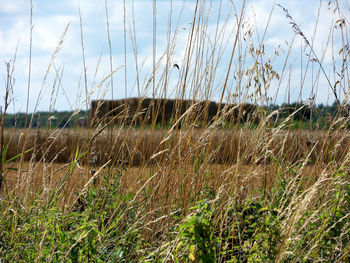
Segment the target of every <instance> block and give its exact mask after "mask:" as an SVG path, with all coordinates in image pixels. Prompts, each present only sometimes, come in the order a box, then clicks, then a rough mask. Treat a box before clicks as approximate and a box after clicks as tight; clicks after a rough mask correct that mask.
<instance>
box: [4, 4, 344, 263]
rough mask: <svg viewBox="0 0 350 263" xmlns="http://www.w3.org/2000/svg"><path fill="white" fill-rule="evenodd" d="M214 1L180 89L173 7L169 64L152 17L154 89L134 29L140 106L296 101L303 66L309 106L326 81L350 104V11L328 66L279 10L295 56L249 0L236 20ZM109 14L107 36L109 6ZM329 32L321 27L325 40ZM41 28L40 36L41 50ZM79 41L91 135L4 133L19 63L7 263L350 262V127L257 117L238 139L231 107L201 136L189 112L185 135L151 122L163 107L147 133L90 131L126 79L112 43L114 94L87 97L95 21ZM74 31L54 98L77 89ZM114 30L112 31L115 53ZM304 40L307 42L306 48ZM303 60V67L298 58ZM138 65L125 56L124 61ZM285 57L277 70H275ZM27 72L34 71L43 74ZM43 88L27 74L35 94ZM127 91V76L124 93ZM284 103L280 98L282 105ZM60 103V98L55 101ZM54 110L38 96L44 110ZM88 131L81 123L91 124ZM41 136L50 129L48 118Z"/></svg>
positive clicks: (335, 121)
mask: <svg viewBox="0 0 350 263" xmlns="http://www.w3.org/2000/svg"><path fill="white" fill-rule="evenodd" d="M209 2H211V1H196V3H194V5H195V7H196V8H195V10H196V11H195V13H194V14H193V21H192V23H190V26H189V27H190V28H191V29H189V32H188V38H187V37H186V39H187V42H186V47H185V49H184V50H183V51H184V52H183V63H182V64H181V65H180V66H179V65H177V64H176V65H177V69H176V70H178V71H179V72H177V71H176V72H177V73H178V74H177V76H178V77H177V79H176V80H175V81H174V79H173V78H172V77H171V76H172V75H171V74H172V73H171V72H172V71H171V69H173V68H174V67H175V66H174V64H173V63H174V62H173V61H172V60H171V58H172V57H173V56H174V54H175V49H176V45H177V44H178V43H179V42H183V41H184V39H185V38H183V39H179V38H178V35H179V32H182V31H181V29H180V27H178V28H175V29H174V28H173V27H174V26H175V25H174V22H175V21H173V19H174V18H173V16H172V12H171V11H172V10H170V12H169V20H168V21H169V22H168V23H169V25H168V32H167V43H166V49H165V50H163V52H164V53H163V54H162V56H161V58H159V60H158V57H157V56H159V54H160V52H161V51H160V50H159V48H158V49H157V45H156V44H157V41H156V40H157V31H156V17H157V15H156V8H155V5H153V11H154V14H153V19H154V26H153V53H152V58H153V59H152V70H151V72H150V74H146V75H145V79H144V80H143V79H140V78H141V76H143V75H142V74H141V73H140V70H141V63H140V64H139V62H140V61H139V60H140V59H141V58H140V57H139V56H138V51H137V38H136V35H135V34H136V33H135V27H133V26H132V25H130V28H129V29H130V30H129V31H127V30H126V22H125V21H124V32H125V33H124V40H125V42H124V43H126V38H127V37H130V39H131V41H132V42H133V43H132V50H133V52H134V53H133V55H134V58H135V65H132V67H134V66H136V73H135V74H136V79H135V83H136V84H135V85H136V86H137V87H135V89H136V88H137V90H138V94H139V95H140V96H141V94H150V92H151V90H152V96H153V97H159V98H166V97H167V96H169V94H170V93H171V94H175V96H176V97H177V99H179V101H181V100H183V99H193V100H194V101H203V100H210V99H212V97H215V98H216V99H217V100H219V101H220V103H221V102H226V103H244V102H252V103H256V104H258V105H260V106H263V105H270V103H271V101H272V102H274V101H275V100H276V98H277V97H278V96H279V97H280V95H279V94H277V93H278V91H279V90H283V92H285V94H284V95H285V96H284V97H285V98H287V94H288V96H289V95H290V91H291V82H293V81H294V79H293V78H295V74H294V75H293V76H292V71H293V70H294V69H293V67H294V66H295V65H296V63H295V61H299V59H300V61H301V64H302V65H301V74H300V78H301V79H300V84H299V81H297V82H298V84H297V85H300V90H296V91H295V92H297V93H299V94H301V95H302V94H305V92H306V91H305V89H304V90H303V88H304V86H306V85H308V84H309V81H306V80H310V79H311V81H310V83H311V93H312V94H310V98H308V103H309V104H310V105H311V106H312V105H313V103H314V102H315V101H314V99H315V98H316V97H317V92H318V91H319V90H321V88H322V89H323V88H324V86H322V85H323V84H322V85H321V84H318V83H326V84H328V86H327V87H328V90H327V91H328V93H329V94H330V95H331V96H333V97H332V98H333V99H334V101H335V104H334V105H335V106H334V108H336V106H337V105H338V106H339V105H340V104H343V105H346V104H348V99H347V98H348V96H347V95H348V90H349V83H348V81H347V80H349V73H348V70H347V65H348V63H349V61H348V60H349V55H348V54H349V52H348V50H349V49H348V47H349V45H348V43H349V41H348V35H349V34H348V32H349V27H348V21H347V20H346V19H345V18H346V16H345V15H343V8H345V7H343V6H342V5H341V6H340V5H339V3H338V2H339V1H330V3H329V5H332V8H330V9H329V12H332V11H334V12H333V13H334V14H335V15H337V16H339V17H338V18H337V19H336V20H335V21H336V22H334V23H333V24H332V27H331V31H330V32H329V38H328V41H330V42H332V43H333V40H334V39H333V38H334V37H335V36H338V39H340V37H341V39H342V41H341V42H342V43H341V44H339V45H341V47H340V48H341V49H340V50H334V49H335V46H333V44H332V45H330V44H329V46H328V42H327V45H326V44H325V46H326V47H325V48H324V49H322V50H321V52H320V54H318V53H317V54H316V52H315V50H314V46H313V43H314V38H312V39H307V35H306V34H304V33H303V32H302V31H301V29H300V28H299V26H298V24H297V23H296V22H294V20H293V18H292V16H291V15H290V14H289V13H288V10H287V9H285V8H283V7H281V6H274V8H279V12H282V13H283V14H284V15H287V19H286V23H289V24H290V25H291V30H292V31H294V33H295V35H294V37H293V39H292V40H288V41H287V40H286V44H287V50H288V51H286V52H282V50H280V48H279V47H276V50H269V51H271V53H270V54H267V52H268V49H267V48H266V49H265V42H266V38H265V33H266V32H267V30H268V29H269V21H270V20H269V21H268V22H267V25H266V28H265V31H264V33H263V34H259V31H261V30H258V28H257V26H256V28H254V26H253V25H254V23H252V18H251V17H249V16H247V15H246V8H247V6H246V5H247V3H246V1H241V2H240V3H242V5H241V6H236V3H235V2H237V1H231V3H232V9H231V10H226V11H227V13H225V12H223V13H221V12H211V8H208V6H207V5H206V4H208V3H209ZM212 2H216V1H212ZM217 2H218V1H217ZM154 3H156V1H154ZM220 3H222V2H220ZM321 3H322V2H321ZM105 5H106V21H107V25H108V22H109V20H108V11H109V9H108V5H107V1H106V2H105ZM220 6H221V5H220ZM124 7H125V2H124ZM125 10H126V9H124V11H125ZM132 10H133V9H132ZM132 10H131V11H132ZM129 11H130V10H129ZM79 13H80V12H79ZM224 13H225V14H226V15H227V17H226V15H224ZM272 13H273V10H271V15H272ZM216 15H218V17H214V18H213V17H211V16H216ZM221 15H222V16H223V17H220V16H221ZM32 17H33V13H32V11H31V18H32ZM209 17H211V18H212V19H215V21H218V22H217V24H216V26H213V24H211V25H209V22H208V21H209V20H208V19H207V18H209ZM132 18H133V19H135V17H132ZM320 20H321V19H320ZM31 21H32V20H31ZM81 21H82V19H81V16H80V22H81ZM230 21H231V22H232V24H233V26H230V23H231V22H230ZM318 21H319V17H317V21H316V23H315V32H314V33H315V34H316V31H317V24H318ZM229 22H230V23H229ZM31 23H32V22H31ZM134 23H135V21H134V20H133V24H134ZM255 23H256V22H255ZM33 28H34V27H32V24H31V27H30V45H31V41H32V39H31V38H32V31H33ZM80 30H81V47H82V59H83V64H84V66H83V68H82V69H81V72H83V73H82V74H83V75H84V76H82V78H81V79H82V82H84V83H79V84H77V86H79V87H80V86H84V87H85V93H86V94H85V97H82V98H80V97H79V98H77V101H80V102H81V103H82V105H85V106H86V112H85V119H84V117H79V119H78V120H82V121H81V122H80V126H87V125H88V124H89V125H90V126H89V128H82V127H75V128H74V129H73V128H72V129H64V128H59V129H53V128H51V127H55V125H54V122H55V119H54V118H51V117H50V118H49V119H48V124H47V125H46V127H41V128H38V129H16V128H13V129H5V123H6V112H7V111H8V106H9V104H10V103H11V102H12V100H11V96H14V97H15V95H13V94H16V87H15V85H14V84H15V83H14V78H15V76H14V70H13V65H12V64H11V63H12V62H11V63H7V64H6V65H7V72H6V73H5V75H6V76H7V77H6V80H5V82H6V83H5V84H6V92H5V96H4V99H5V100H4V105H1V106H2V107H1V112H0V113H1V122H0V128H1V130H0V149H1V162H0V173H1V174H0V262H203V263H204V262H349V260H350V258H349V255H350V240H349V237H350V235H349V227H350V220H349V217H350V183H349V182H350V151H349V149H350V147H349V146H350V145H349V144H350V133H349V129H348V123H349V116H348V115H346V114H344V112H338V113H339V114H334V116H333V115H332V116H329V118H328V117H327V124H326V125H323V126H320V127H321V128H322V129H320V127H319V126H317V125H315V126H312V125H311V124H312V123H310V125H309V126H308V128H309V129H305V128H307V127H303V128H304V129H298V128H296V126H295V125H294V124H295V123H296V120H294V117H295V116H296V114H297V112H293V111H292V112H290V115H289V116H285V117H283V118H282V120H281V119H280V120H279V121H281V122H278V123H273V120H274V115H278V114H279V113H278V112H272V113H267V112H263V111H259V112H258V116H255V117H257V118H255V119H249V118H248V119H246V120H244V123H240V125H239V124H237V119H238V120H243V118H242V117H243V116H242V115H241V116H236V117H237V118H236V120H235V121H234V122H233V123H232V125H228V126H229V127H226V126H225V124H226V122H227V120H229V119H230V118H227V117H228V116H229V112H227V111H226V112H225V110H224V111H221V109H220V110H218V111H217V114H216V115H215V117H214V118H213V119H212V120H211V121H210V122H209V123H207V125H202V126H201V128H198V125H197V124H196V118H197V117H198V116H197V115H198V114H196V113H195V105H192V106H191V107H190V108H189V109H187V110H186V111H184V112H183V111H182V110H180V109H179V110H178V111H177V112H178V113H181V114H176V115H177V116H175V120H176V121H177V122H175V123H171V125H172V126H169V127H168V128H167V129H161V127H159V123H158V124H157V123H156V122H155V121H152V120H154V119H152V116H153V117H155V116H157V113H155V111H154V109H153V108H152V109H150V108H148V109H147V112H148V113H149V115H147V116H146V117H145V118H147V117H149V118H150V119H147V120H145V121H144V122H142V121H141V122H140V123H141V125H140V126H138V127H134V126H132V125H129V124H130V123H132V121H130V118H129V120H125V119H124V120H123V119H122V118H121V119H118V123H119V125H120V126H118V127H113V128H112V127H110V126H111V125H110V124H111V123H113V118H114V117H111V116H109V114H108V113H107V115H106V116H105V115H103V116H105V118H103V116H102V118H99V119H98V120H97V119H95V120H94V121H92V122H90V120H89V121H87V120H88V114H87V112H88V103H87V102H89V101H90V100H91V97H90V92H91V93H93V91H96V90H98V94H106V90H108V89H109V88H110V87H111V88H112V94H113V79H112V77H113V74H114V73H115V71H113V68H117V69H120V68H119V67H116V66H115V65H112V64H113V63H112V55H113V54H112V48H111V45H109V52H110V57H111V59H110V65H109V66H110V69H111V72H110V74H109V73H107V76H104V77H103V78H102V79H101V80H100V82H99V81H98V79H94V80H93V81H92V83H91V88H89V87H90V85H88V84H90V83H88V76H87V71H86V65H85V53H84V41H83V25H82V23H80ZM67 31H68V26H67V28H66V29H65V31H64V33H63V36H62V38H61V40H60V42H59V43H58V46H57V48H56V50H55V51H54V53H53V56H52V60H51V62H50V64H49V66H48V69H47V71H46V73H45V77H44V81H43V85H42V87H43V89H44V87H46V86H47V83H45V81H46V80H47V79H49V78H48V76H51V75H52V74H53V76H52V77H53V79H55V81H54V84H53V85H56V83H64V81H62V79H61V78H62V76H63V71H62V74H61V73H60V72H59V70H57V69H56V72H54V73H52V71H53V69H54V68H56V67H55V63H56V61H55V58H56V57H57V55H58V53H59V51H60V49H61V47H62V45H63V44H64V39H65V36H66V33H67ZM213 31H214V32H213ZM126 32H128V35H127V34H126ZM109 33H110V32H109V27H108V26H107V34H106V35H107V36H108V40H109V44H111V41H110V35H109ZM260 33H262V32H260ZM322 33H323V31H322ZM227 37H229V39H228V38H227ZM295 38H298V39H299V40H301V41H302V44H301V45H302V48H300V46H299V44H300V41H294V40H295ZM208 39H209V40H210V41H208ZM297 42H298V44H297V45H296V44H295V43H297ZM303 46H305V47H303ZM330 46H331V47H330ZM337 47H339V46H337ZM157 50H158V53H157ZM295 50H297V51H296V52H297V53H298V55H299V53H301V54H300V57H298V56H294V57H293V56H292V55H291V53H293V52H295ZM317 51H318V50H317ZM326 53H327V54H328V53H329V54H332V56H331V58H330V59H331V60H332V65H331V66H329V65H328V66H329V67H327V68H326V69H325V68H324V64H323V59H324V57H325V56H326ZM31 55H32V54H31V49H30V55H29V57H30V58H31ZM283 55H284V56H285V57H284V58H283ZM126 56H127V54H126V47H125V63H126V61H127V59H126ZM280 56H282V61H279V63H278V64H279V65H280V67H279V68H278V70H277V69H275V68H274V67H275V66H274V61H275V59H277V58H278V57H280ZM291 57H292V58H291ZM327 58H329V56H328V57H327ZM313 62H314V63H315V64H314V66H310V67H309V66H308V65H309V63H313ZM339 62H341V63H339ZM128 63H129V62H128ZM298 63H299V62H298ZM298 63H297V64H298ZM303 63H304V64H303ZM305 64H307V65H305ZM281 65H284V66H283V68H281ZM316 65H317V66H316ZM98 66H99V65H97V66H96V72H99V69H98ZM128 66H129V68H130V65H128ZM89 67H90V65H89ZM314 67H315V68H316V67H317V70H316V69H314ZM310 68H311V69H310ZM174 70H175V69H174ZM295 70H296V71H297V72H299V71H300V68H296V69H295ZM298 70H299V71H298ZM308 70H309V71H312V72H308ZM328 70H330V71H331V72H329V73H328ZM28 71H29V74H30V72H31V64H30V63H29V70H28ZM277 71H278V72H277ZM288 71H289V73H288ZM326 71H327V73H326ZM126 73H127V71H126V67H125V75H126ZM97 75H98V74H97ZM97 75H96V76H97ZM329 75H333V77H331V78H330V77H329ZM96 78H97V77H96ZM298 78H299V73H298ZM319 80H320V81H319ZM118 81H119V80H118ZM129 82H132V80H130V79H129ZM306 82H307V84H305V83H306ZM30 83H31V82H30V77H29V80H28V90H27V93H28V94H31V85H30ZM80 84H81V85H80ZM83 84H84V85H83ZM292 84H293V83H292ZM304 84H305V85H304ZM57 85H59V84H57ZM61 85H62V84H61ZM293 85H294V84H293ZM319 86H320V87H319ZM321 86H322V87H321ZM127 87H128V86H127V83H126V78H125V87H123V88H125V91H127ZM292 88H294V86H293V87H292ZM319 88H320V89H319ZM99 89H100V90H99ZM53 90H55V87H53ZM273 90H275V91H276V94H271V92H272V91H273ZM43 92H44V91H43ZM320 92H321V91H320ZM39 94H41V91H40V93H39ZM55 94H56V95H55ZM58 94H59V93H58V92H52V98H51V102H53V101H56V97H55V96H58ZM301 95H300V96H301ZM340 95H342V96H340ZM28 99H29V98H28ZM289 99H290V98H288V100H289ZM302 99H304V98H301V97H300V98H299V100H302ZM40 100H41V97H40V96H39V98H38V103H39V101H40ZM220 103H219V104H218V105H220ZM288 103H290V101H288ZM237 105H238V104H237ZM51 106H52V107H51ZM51 106H50V109H51V108H54V105H51ZM26 108H27V109H28V105H27V107H26ZM302 108H303V107H301V108H298V109H296V111H300V109H302ZM345 108H346V107H345ZM218 109H219V108H218ZM142 110H143V109H142ZM112 111H113V110H112ZM78 112H79V110H77V111H76V112H74V113H73V115H72V116H71V119H72V120H75V118H77V116H78V115H77V114H78ZM26 113H27V114H26V115H25V120H24V122H25V123H24V127H28V126H29V127H33V123H34V120H33V118H34V117H33V118H31V116H30V114H29V111H28V110H27V112H26ZM299 113H300V112H299ZM314 113H315V112H314ZM242 114H243V113H242ZM315 114H317V112H316V113H315ZM112 115H113V114H112ZM180 115H181V116H180ZM33 116H34V115H33ZM158 116H159V115H158ZM313 116H314V115H313ZM119 117H121V116H119ZM131 117H132V116H131ZM92 118H93V116H92ZM136 118H137V116H134V119H136ZM68 119H69V118H68ZM78 120H76V121H74V123H75V124H77V125H78V124H79V123H78ZM150 120H151V121H150ZM197 120H198V119H197ZM88 122H89V123H88ZM108 122H110V123H108ZM299 123H300V122H299ZM35 124H36V127H39V126H40V125H39V124H40V122H39V121H38V120H36V123H35ZM51 124H52V125H51ZM63 126H64V125H63ZM298 127H301V126H298Z"/></svg>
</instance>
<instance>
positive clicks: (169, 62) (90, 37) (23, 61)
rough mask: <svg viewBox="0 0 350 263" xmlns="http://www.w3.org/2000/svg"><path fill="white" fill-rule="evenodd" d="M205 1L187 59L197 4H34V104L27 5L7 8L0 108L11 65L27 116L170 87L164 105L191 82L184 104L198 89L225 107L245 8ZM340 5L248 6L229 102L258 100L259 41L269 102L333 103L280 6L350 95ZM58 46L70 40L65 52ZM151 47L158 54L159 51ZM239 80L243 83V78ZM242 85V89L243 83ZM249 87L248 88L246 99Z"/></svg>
mask: <svg viewBox="0 0 350 263" xmlns="http://www.w3.org/2000/svg"><path fill="white" fill-rule="evenodd" d="M199 2H200V5H199V7H198V8H197V19H196V23H195V24H196V29H197V30H195V32H197V33H194V34H193V35H192V43H196V44H193V46H192V53H191V55H189V53H188V49H187V48H188V45H187V44H188V43H189V39H190V38H191V29H192V25H193V24H192V21H193V18H194V15H195V12H196V1H194V0H193V1H191V0H186V1H183V0H173V1H170V0H157V1H156V5H154V1H153V0H134V1H133V0H125V6H124V1H123V0H116V1H111V0H107V2H105V0H80V1H78V0H51V1H47V0H33V9H32V10H33V16H32V23H33V27H32V29H33V30H32V53H31V75H30V76H31V78H30V91H29V98H28V97H27V92H28V82H29V77H28V76H29V61H30V55H29V54H30V51H29V47H30V13H31V11H30V10H31V6H30V0H1V5H0V61H1V62H0V72H1V75H2V80H1V84H0V85H1V87H2V88H1V89H0V90H1V94H0V95H1V105H3V98H4V94H5V88H4V87H5V83H6V62H9V63H10V65H11V70H12V67H13V66H14V68H13V80H14V83H13V89H12V91H11V107H10V108H11V111H16V112H17V111H21V112H24V111H26V105H27V99H28V101H29V104H28V111H29V112H33V111H37V110H45V111H47V110H59V111H60V110H74V109H77V108H85V105H86V103H87V102H88V101H89V100H91V99H96V98H107V99H111V98H113V99H116V98H123V97H125V96H127V97H135V96H139V95H140V96H152V93H153V89H154V88H155V96H163V95H164V85H165V84H164V83H165V79H166V83H167V85H166V87H167V90H166V96H167V97H176V96H178V94H179V90H181V89H182V88H183V87H184V85H183V82H184V79H186V83H187V84H186V91H185V96H188V97H190V96H191V97H192V96H193V92H194V91H195V90H197V91H198V93H199V94H198V95H197V97H198V98H202V97H203V96H204V95H203V94H204V93H206V92H207V88H206V87H207V86H208V84H209V83H210V84H211V88H210V94H209V95H208V94H206V95H208V96H209V98H211V99H215V100H218V99H219V98H220V95H221V93H222V92H223V91H222V89H223V86H224V83H225V79H226V75H227V72H228V69H229V61H230V55H231V53H232V47H233V46H234V43H235V41H234V40H235V36H236V32H237V20H238V19H239V15H240V12H241V8H242V3H243V1H235V0H222V1H220V0H212V1H209V0H207V1H199ZM339 2H340V4H341V5H342V7H341V10H340V11H341V12H339V10H335V3H334V1H319V0H308V1H302V0H293V1H287V0H280V1H273V0H250V1H249V0H248V1H247V4H246V6H245V12H244V17H243V24H244V26H243V28H242V29H241V31H240V38H239V41H238V45H237V47H236V50H235V55H234V59H233V64H232V67H231V69H230V74H229V78H228V83H227V88H226V89H225V91H224V95H225V98H226V97H230V96H231V98H233V97H234V98H236V99H237V100H239V99H242V98H241V97H237V96H238V93H240V94H241V93H242V94H245V95H244V96H243V97H244V99H249V94H254V93H256V92H257V90H258V88H254V87H252V86H254V84H252V83H250V84H251V85H248V83H246V82H245V81H246V80H247V79H248V76H249V74H254V70H255V68H254V61H255V60H256V57H255V59H254V56H253V55H252V54H251V53H249V51H252V49H251V47H254V50H255V52H256V48H258V47H259V43H260V44H261V42H262V43H263V45H264V54H263V56H260V57H258V61H259V64H258V65H260V66H261V65H264V64H265V63H266V62H268V64H269V65H271V66H272V68H273V70H274V71H275V72H276V73H277V74H279V77H280V79H279V80H278V79H272V80H271V83H270V85H268V84H266V85H265V86H266V87H268V89H266V88H265V87H264V85H262V88H261V90H260V91H259V92H261V94H263V95H265V98H266V97H268V98H269V99H270V100H271V101H274V102H277V103H283V102H286V101H287V98H288V97H289V99H290V100H291V101H295V100H298V99H299V100H304V101H305V100H307V99H308V98H309V97H310V96H312V95H313V94H315V95H316V96H315V99H316V102H317V103H332V102H333V100H334V95H333V94H332V91H331V89H330V86H329V83H328V81H327V79H326V78H325V76H324V73H322V71H320V67H319V65H318V64H317V63H316V62H310V63H308V56H307V55H308V54H309V53H310V49H309V48H308V47H306V46H305V42H304V40H302V38H301V37H300V36H295V31H293V29H292V25H291V24H290V23H289V22H290V21H289V20H288V18H286V14H285V12H284V11H283V10H282V8H281V7H279V6H277V5H275V3H276V4H280V5H281V6H283V7H284V8H286V9H288V11H289V13H290V15H291V16H292V17H293V19H294V21H295V23H296V24H297V25H298V26H299V27H300V29H301V30H302V32H303V33H304V34H305V36H306V37H307V38H308V39H309V41H310V42H312V43H313V48H314V51H315V55H316V56H317V58H318V59H319V60H321V61H322V66H323V68H324V69H325V72H326V74H327V77H328V78H329V80H330V82H331V84H332V85H334V83H335V82H336V81H337V80H340V81H341V82H340V84H341V85H338V86H339V87H338V89H341V88H343V89H347V88H348V85H349V84H348V83H346V81H344V82H343V80H342V78H341V72H340V71H341V68H342V64H341V61H342V60H341V59H342V53H340V54H339V51H340V50H341V48H342V38H341V30H343V32H344V30H345V31H347V33H349V32H348V30H349V27H348V24H349V20H347V19H345V23H346V26H345V27H344V26H343V27H339V25H340V22H339V19H340V18H344V17H345V18H346V17H350V12H349V10H350V9H349V3H348V1H347V0H345V1H339ZM106 4H107V10H108V18H109V19H108V22H109V32H110V43H111V51H112V56H111V58H112V66H111V63H110V62H111V59H110V49H109V42H108V33H107V32H108V31H107V23H106V21H107V19H106ZM79 7H80V14H81V22H82V35H83V43H84V53H85V66H86V82H85V74H84V66H83V65H84V64H83V55H82V52H83V51H82V46H81V30H80V29H81V28H80V16H79ZM154 8H155V9H154ZM124 14H125V20H124ZM154 14H156V16H155V17H154ZM270 15H271V16H270ZM124 22H125V28H124ZM267 23H269V24H268V28H267V30H266V32H265V28H266V25H267ZM154 24H155V25H156V31H155V32H154ZM315 26H317V28H316V33H315V34H314V32H315ZM124 29H125V30H126V31H125V32H124ZM124 33H126V35H125V36H126V39H124ZM154 33H155V34H154ZM62 37H64V38H62ZM154 37H155V38H154ZM61 38H62V39H63V42H61V44H60V40H61ZM154 39H155V41H156V46H153V40H154ZM313 39H314V41H312V40H313ZM124 40H125V43H126V46H124ZM58 48H59V49H58ZM154 51H155V52H156V53H155V61H156V62H158V61H159V65H158V66H157V73H156V74H155V76H156V78H155V82H154V83H155V84H154V86H153V79H152V78H151V76H152V72H153V66H154V56H153V55H154ZM289 53H290V54H289ZM277 54H278V55H277ZM15 55H16V56H15ZM255 56H256V53H255ZM239 58H241V59H239ZM242 58H243V59H242ZM311 58H314V55H312V56H311ZM211 59H212V60H211ZM125 62H126V63H125ZM175 64H176V65H179V69H177V67H174V65H175ZM111 68H112V71H115V72H114V74H113V83H111V78H107V79H106V77H108V75H109V74H110V73H111ZM186 68H188V69H189V72H190V74H188V76H186V74H185V73H184V72H185V70H184V69H186ZM214 68H215V70H214ZM240 68H241V73H240V72H239V69H240ZM166 69H168V71H166ZM249 70H250V71H249ZM137 72H138V73H137ZM165 72H166V73H167V74H164V73H165ZM249 72H250V73H249ZM242 73H244V76H243V77H241V78H239V76H240V75H239V74H242ZM337 73H339V74H337ZM125 76H126V78H125ZM137 76H138V77H137ZM165 76H166V77H165ZM209 76H210V77H209ZM210 79H211V80H210ZM238 79H241V80H242V82H243V83H239V81H238ZM85 83H86V85H85ZM246 86H250V88H249V89H248V90H249V91H247V92H246V93H245V91H244V90H245V89H246ZM301 86H302V89H300V87H301ZM112 87H113V89H112ZM179 87H180V88H179ZM86 92H87V93H88V96H86ZM180 93H181V92H180ZM239 96H241V95H239ZM341 96H342V95H341ZM86 98H88V99H86Z"/></svg>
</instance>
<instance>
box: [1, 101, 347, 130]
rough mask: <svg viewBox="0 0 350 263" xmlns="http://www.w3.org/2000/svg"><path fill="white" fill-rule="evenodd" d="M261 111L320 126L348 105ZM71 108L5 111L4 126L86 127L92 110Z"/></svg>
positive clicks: (293, 105)
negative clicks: (75, 110)
mask: <svg viewBox="0 0 350 263" xmlns="http://www.w3.org/2000/svg"><path fill="white" fill-rule="evenodd" d="M256 109H257V110H259V111H260V113H262V112H263V113H265V115H266V116H267V115H268V114H270V113H273V112H274V114H273V117H272V119H273V120H274V121H275V122H276V123H278V122H281V121H283V120H285V119H286V118H287V117H288V116H290V115H291V114H292V115H293V117H292V118H291V119H292V120H294V121H298V122H308V123H313V124H316V123H318V124H319V125H320V127H323V126H324V125H326V124H327V122H329V121H330V120H334V119H335V118H337V117H340V116H342V117H348V116H349V112H350V106H349V105H345V106H342V107H340V106H339V105H338V104H336V103H333V104H332V105H324V104H319V105H315V106H313V107H311V106H310V105H306V104H302V103H291V104H282V105H270V106H268V107H267V106H264V107H256ZM73 113H74V112H73V111H61V112H59V111H54V112H46V111H42V112H36V113H33V114H28V115H26V114H25V113H16V114H11V113H6V118H5V122H4V126H5V127H7V128H12V127H16V128H28V127H29V125H30V127H32V128H37V127H40V128H73V127H86V126H88V125H89V122H90V119H91V117H90V116H91V110H89V111H87V112H86V111H83V110H82V111H80V112H78V113H76V114H74V115H73Z"/></svg>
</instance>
